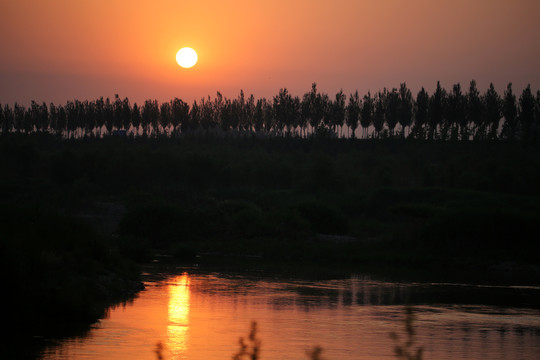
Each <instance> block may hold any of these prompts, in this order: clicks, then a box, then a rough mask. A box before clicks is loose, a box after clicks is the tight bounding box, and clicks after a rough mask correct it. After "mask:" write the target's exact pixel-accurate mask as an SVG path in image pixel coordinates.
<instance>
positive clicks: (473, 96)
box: [467, 80, 484, 136]
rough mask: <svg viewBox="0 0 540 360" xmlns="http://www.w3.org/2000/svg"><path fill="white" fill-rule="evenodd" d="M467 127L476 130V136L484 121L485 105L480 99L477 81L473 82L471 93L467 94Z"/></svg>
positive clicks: (474, 131)
mask: <svg viewBox="0 0 540 360" xmlns="http://www.w3.org/2000/svg"><path fill="white" fill-rule="evenodd" d="M467 118H468V120H467V126H468V127H470V126H472V127H473V128H474V130H473V135H474V136H476V133H477V132H478V129H479V128H481V127H482V122H483V119H484V103H483V101H482V99H481V98H480V92H479V91H478V89H477V88H476V81H474V80H471V83H470V86H469V92H468V93H467Z"/></svg>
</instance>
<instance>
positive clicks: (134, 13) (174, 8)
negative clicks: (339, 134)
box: [0, 0, 540, 103]
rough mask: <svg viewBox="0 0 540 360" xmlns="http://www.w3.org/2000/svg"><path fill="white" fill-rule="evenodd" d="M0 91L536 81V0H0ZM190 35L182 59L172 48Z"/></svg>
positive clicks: (194, 93)
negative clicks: (189, 53)
mask: <svg viewBox="0 0 540 360" xmlns="http://www.w3.org/2000/svg"><path fill="white" fill-rule="evenodd" d="M0 4H1V5H0V103H13V102H15V101H18V102H21V103H28V102H29V101H30V100H32V99H33V100H36V101H40V102H41V101H45V102H50V101H53V102H55V103H65V102H66V101H67V100H69V99H75V98H77V99H95V98H99V97H100V96H104V97H107V96H109V97H113V96H114V94H115V93H118V94H119V95H120V96H121V97H125V96H127V97H129V99H130V100H132V101H137V102H141V101H144V100H145V99H158V100H160V101H166V100H170V99H172V98H174V97H179V98H182V99H184V100H186V101H189V102H191V101H193V100H194V99H199V98H201V97H203V96H206V95H211V96H212V97H214V96H215V94H216V91H218V90H219V91H221V92H222V93H223V94H224V95H225V96H227V97H236V96H237V95H238V93H239V91H240V89H243V90H244V92H245V93H246V94H251V93H253V94H254V95H255V96H256V97H268V98H269V97H272V96H273V95H275V94H277V92H278V91H279V89H280V88H284V87H285V88H287V89H289V91H290V92H292V93H293V94H295V95H302V94H303V93H304V92H306V91H308V90H309V89H310V87H311V83H313V82H316V83H317V84H318V87H319V89H320V90H321V91H324V92H326V93H328V94H330V95H333V94H335V93H336V92H337V91H339V89H340V88H342V89H343V90H344V91H345V92H346V93H350V92H354V91H355V90H358V91H359V92H360V93H361V94H363V93H365V92H367V91H368V90H371V91H372V92H373V91H377V90H380V89H382V88H383V87H389V88H392V87H399V84H400V83H401V82H406V83H407V84H408V86H409V87H410V88H411V89H412V90H413V92H415V93H416V92H417V91H418V89H419V88H420V87H421V86H425V87H426V89H427V90H428V91H431V90H433V89H434V88H435V86H436V82H437V80H440V81H441V83H442V85H443V86H444V87H446V88H447V89H450V88H451V86H452V84H454V83H457V82H460V83H461V84H462V86H464V87H468V83H469V82H470V80H471V79H475V80H477V83H478V86H479V88H480V90H481V91H484V90H485V89H486V88H487V87H488V85H489V83H490V82H493V83H494V85H495V86H496V88H497V89H498V90H500V91H502V89H503V88H504V87H505V86H506V84H507V83H508V82H513V83H514V89H515V90H519V91H520V90H521V89H522V88H523V87H524V86H526V85H527V84H528V83H530V84H531V86H532V87H533V89H534V90H536V89H538V88H540V20H539V19H540V0H271V1H267V0H246V1H244V0H240V1H234V0H229V1H222V0H197V1H182V0H130V1H123V0H92V1H91V0H76V1H75V0H0ZM183 46H191V47H193V48H194V49H195V50H196V51H197V52H198V54H199V62H198V64H197V65H196V66H195V67H194V68H192V69H183V68H181V67H179V66H178V65H177V64H176V61H175V54H176V52H177V50H178V49H180V48H181V47H183Z"/></svg>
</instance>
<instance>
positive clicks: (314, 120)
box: [302, 83, 328, 131]
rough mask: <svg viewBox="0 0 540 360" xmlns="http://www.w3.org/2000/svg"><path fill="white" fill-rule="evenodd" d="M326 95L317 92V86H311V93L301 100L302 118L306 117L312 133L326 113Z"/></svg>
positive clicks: (314, 84)
mask: <svg viewBox="0 0 540 360" xmlns="http://www.w3.org/2000/svg"><path fill="white" fill-rule="evenodd" d="M327 106H328V95H326V94H321V93H319V92H317V84H316V83H313V84H312V85H311V91H310V92H308V93H305V94H304V97H303V98H302V116H304V117H306V118H307V119H308V121H309V124H310V125H311V128H312V131H316V130H317V128H318V127H319V125H320V124H321V122H322V120H323V117H324V115H325V114H326V113H327Z"/></svg>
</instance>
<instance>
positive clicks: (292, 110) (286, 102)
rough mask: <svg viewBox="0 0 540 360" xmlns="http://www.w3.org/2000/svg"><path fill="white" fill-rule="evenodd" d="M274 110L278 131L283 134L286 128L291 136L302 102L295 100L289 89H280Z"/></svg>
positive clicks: (275, 98) (275, 99)
mask: <svg viewBox="0 0 540 360" xmlns="http://www.w3.org/2000/svg"><path fill="white" fill-rule="evenodd" d="M273 108H274V114H275V116H276V125H277V127H278V131H279V132H280V133H281V132H282V130H283V127H284V126H285V127H286V128H287V133H288V134H290V133H291V128H292V127H293V125H294V124H295V122H296V119H297V118H298V116H299V112H300V100H299V99H298V100H295V99H294V98H293V97H292V96H291V94H289V92H288V91H287V89H280V90H279V93H278V95H277V96H275V97H274V107H273Z"/></svg>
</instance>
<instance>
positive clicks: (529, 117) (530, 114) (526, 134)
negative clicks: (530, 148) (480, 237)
mask: <svg viewBox="0 0 540 360" xmlns="http://www.w3.org/2000/svg"><path fill="white" fill-rule="evenodd" d="M535 106H536V100H535V98H534V95H533V94H532V91H531V85H530V84H529V85H527V87H526V88H525V89H523V92H522V93H521V96H520V97H519V123H520V126H521V130H522V132H523V140H525V141H530V140H531V133H532V126H533V123H534V111H535V109H534V108H535Z"/></svg>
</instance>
